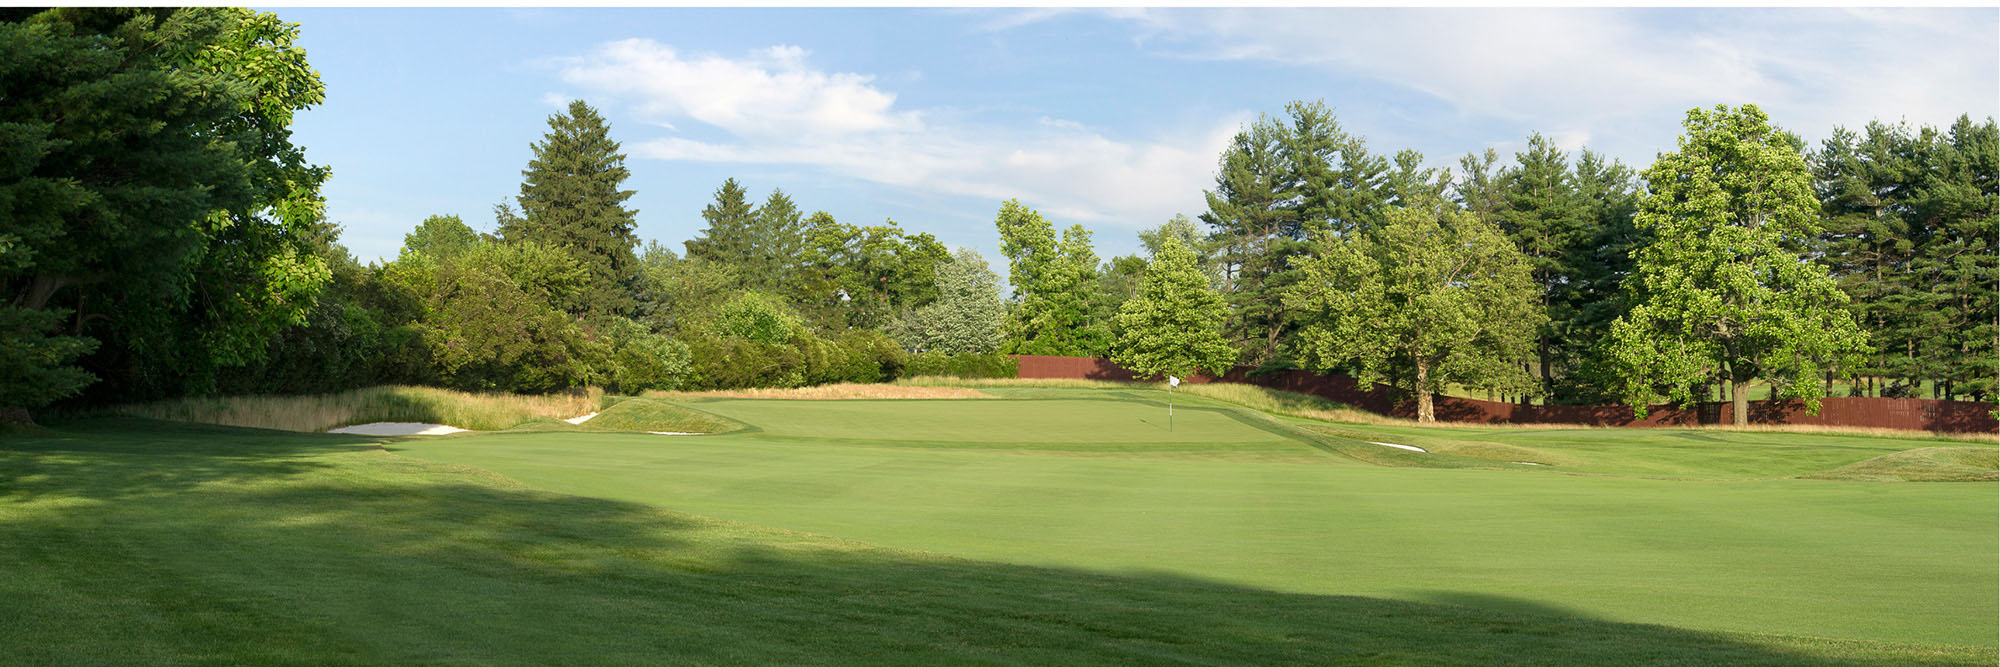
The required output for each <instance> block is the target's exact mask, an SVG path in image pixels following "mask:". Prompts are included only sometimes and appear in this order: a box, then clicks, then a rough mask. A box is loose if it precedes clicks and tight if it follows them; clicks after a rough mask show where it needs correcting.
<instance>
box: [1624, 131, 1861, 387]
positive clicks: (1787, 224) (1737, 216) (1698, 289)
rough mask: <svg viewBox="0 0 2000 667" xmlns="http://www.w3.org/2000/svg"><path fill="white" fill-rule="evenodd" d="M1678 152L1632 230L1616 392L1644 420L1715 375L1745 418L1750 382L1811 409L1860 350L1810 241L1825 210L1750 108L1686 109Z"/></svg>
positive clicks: (1663, 166) (1660, 166) (1790, 146)
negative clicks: (1637, 243)
mask: <svg viewBox="0 0 2000 667" xmlns="http://www.w3.org/2000/svg"><path fill="white" fill-rule="evenodd" d="M1685 125H1686V128H1687V133H1686V134H1684V135H1682V136H1681V139H1680V150H1678V151H1675V152H1672V153H1665V154H1662V155H1661V156H1660V159H1659V160H1658V161H1657V162H1655V163H1653V166H1652V167H1651V168H1649V169H1647V170H1646V181H1647V183H1648V184H1649V185H1650V189H1651V191H1650V192H1649V193H1647V195H1646V197H1645V198H1644V199H1643V200H1641V201H1640V204H1639V212H1638V215H1637V217H1636V218H1635V224H1636V225H1637V226H1638V227H1639V228H1640V229H1641V230H1643V231H1645V232H1647V233H1648V234H1650V235H1651V236H1652V239H1653V240H1652V242H1651V243H1649V244H1647V245H1646V246H1644V247H1642V248H1640V249H1639V250H1638V251H1637V252H1636V253H1635V254H1634V255H1633V257H1634V259H1635V260H1636V262H1637V264H1636V270H1637V274H1636V275H1635V276H1634V279H1633V280H1632V281H1630V282H1628V287H1629V290H1630V294H1631V299H1632V301H1633V303H1634V305H1633V306H1632V308H1631V310H1630V311H1629V312H1627V313H1626V314H1625V315H1624V316H1623V317H1621V318H1619V319H1618V320H1617V321H1616V322H1614V323H1613V324H1612V326H1611V338H1610V341H1609V345H1610V349H1611V350H1612V360H1613V363H1615V364H1616V368H1617V370H1618V372H1619V376H1620V378H1621V379H1622V380H1623V386H1622V392H1621V393H1622V395H1623V397H1624V399H1625V401H1626V403H1628V404H1630V405H1631V406H1632V407H1633V409H1634V410H1635V411H1637V412H1640V413H1642V414H1643V413H1644V411H1645V409H1646V405H1647V404H1648V403H1650V402H1651V401H1652V400H1653V399H1654V397H1656V396H1658V395H1660V394H1662V393H1664V394H1665V395H1666V396H1667V397H1668V398H1670V399H1672V400H1675V401H1679V402H1684V403H1686V402H1693V401H1694V400H1696V394H1695V393H1694V392H1695V388H1696V387H1698V386H1700V385H1702V384H1704V383H1707V382H1710V381H1714V380H1717V379H1720V380H1726V381H1728V382H1729V383H1730V385H1731V388H1732V394H1733V395H1732V400H1733V401H1734V403H1735V410H1734V413H1733V414H1734V419H1735V422H1736V423H1737V424H1745V423H1748V422H1747V420H1748V400H1749V393H1748V384H1749V382H1750V381H1751V380H1755V379H1764V380H1766V381H1769V382H1771V383H1772V384H1773V385H1774V386H1776V387H1778V389H1779V392H1780V394H1781V395H1784V396H1788V397H1793V398H1802V399H1805V400H1806V401H1807V405H1808V408H1809V409H1810V410H1812V411H1817V410H1818V407H1819V403H1818V399H1819V398H1820V397H1821V396H1823V395H1824V392H1825V390H1824V387H1823V383H1822V375H1824V374H1825V373H1827V372H1834V373H1849V372H1852V369H1853V368H1854V367H1855V365H1857V364H1858V363H1859V361H1860V360H1859V358H1858V355H1860V354H1861V353H1862V352H1864V351H1865V350H1867V349H1868V348H1867V344H1866V336H1865V335H1864V334H1863V333H1862V332H1861V330H1860V329H1859V327H1857V326H1856V325H1855V322H1854V318H1853V316H1852V314H1850V313H1849V312H1848V311H1847V303H1848V296H1847V295H1846V294H1845V293H1843V292H1841V291H1840V289H1839V287H1838V285H1837V284H1836V283H1835V282H1834V280H1833V279H1832V278H1831V277H1829V276H1828V275H1827V270H1826V267H1825V266H1823V265H1821V264H1820V263H1819V262H1818V261H1817V260H1815V259H1814V258H1813V257H1812V256H1811V255H1810V250H1809V248H1807V247H1804V245H1803V244H1804V243H1805V242H1806V241H1807V240H1808V239H1811V238H1813V237H1814V236H1815V235H1816V234H1817V233H1818V232H1819V226H1820V222H1819V215H1818V209H1819V202H1818V201H1817V200H1816V199H1815V198H1814V197H1813V192H1812V179H1811V176H1810V174H1809V172H1808V170H1807V168H1806V164H1805V160H1804V158H1803V157H1802V156H1801V155H1800V152H1799V150H1798V146H1797V144H1796V143H1795V142H1796V140H1795V139H1794V138H1792V137H1790V136H1789V135H1786V134H1784V133H1782V132H1781V131H1779V130H1778V129H1777V128H1775V127H1772V126H1771V124H1770V122H1769V119H1768V117H1766V116H1765V115H1764V112H1763V111H1762V110H1760V109H1758V108H1757V107H1756V106H1754V105H1744V106H1742V107H1737V108H1735V109H1731V108H1728V107H1724V106H1718V107H1716V108H1715V109H1713V110H1703V109H1695V110H1692V111H1689V112H1688V115H1687V121H1686V124H1685Z"/></svg>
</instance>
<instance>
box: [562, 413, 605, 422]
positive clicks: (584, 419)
mask: <svg viewBox="0 0 2000 667" xmlns="http://www.w3.org/2000/svg"><path fill="white" fill-rule="evenodd" d="M595 416H597V413H595V412H592V413H590V414H587V415H584V416H582V417H570V418H569V419H565V420H563V421H566V422H569V423H571V424H581V423H584V422H587V421H590V418H591V417H595Z"/></svg>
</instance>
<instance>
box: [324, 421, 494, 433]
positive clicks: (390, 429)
mask: <svg viewBox="0 0 2000 667" xmlns="http://www.w3.org/2000/svg"><path fill="white" fill-rule="evenodd" d="M327 432H328V433H346V434H349V435H446V434H451V433H463V432H465V429H462V428H458V427H456V426H445V425H444V424H425V423H421V422H375V423H372V424H355V425H353V426H342V427H340V428H336V429H331V430H328V431H327Z"/></svg>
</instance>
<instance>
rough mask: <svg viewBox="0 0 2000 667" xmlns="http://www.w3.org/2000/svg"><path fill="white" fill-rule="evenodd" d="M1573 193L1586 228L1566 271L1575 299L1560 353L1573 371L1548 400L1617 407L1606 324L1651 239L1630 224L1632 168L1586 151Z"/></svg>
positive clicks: (1635, 199) (1619, 309)
mask: <svg viewBox="0 0 2000 667" xmlns="http://www.w3.org/2000/svg"><path fill="white" fill-rule="evenodd" d="M1575 183H1576V193H1577V199H1578V201H1579V202H1581V204H1582V207H1583V219H1584V223H1585V226H1586V229H1587V231H1586V233H1585V234H1584V236H1585V238H1586V239H1587V240H1585V241H1584V245H1583V250H1582V251H1581V252H1579V253H1578V254H1577V255H1576V256H1575V259H1576V260H1577V261H1576V262H1575V263H1573V264H1572V265H1571V266H1572V268H1573V270H1574V275H1573V276H1572V277H1573V279H1574V280H1575V281H1576V282H1575V284H1574V285H1573V286H1572V287H1571V293H1572V294H1573V295H1574V298H1575V305H1574V310H1572V311H1571V312H1570V319H1569V322H1567V323H1565V324H1563V325H1562V331H1563V332H1564V336H1563V339H1562V347H1563V349H1564V350H1565V351H1566V354H1567V355H1568V356H1569V358H1571V359H1573V360H1574V363H1575V367H1574V368H1572V369H1571V372H1569V373H1567V374H1564V375H1562V376H1560V377H1558V378H1557V384H1556V387H1555V394H1554V395H1553V396H1552V398H1553V399H1554V400H1556V401H1558V402H1564V403H1583V404H1599V403H1604V402H1608V401H1616V400H1617V398H1618V395H1617V387H1618V384H1619V383H1618V379H1617V378H1616V376H1615V374H1613V373H1610V372H1608V371H1607V369H1609V368H1611V364H1610V363H1608V362H1607V361H1606V360H1605V356H1604V353H1605V348H1604V346H1603V345H1602V342H1603V341H1604V340H1605V339H1606V338H1607V337H1608V336H1609V335H1610V332H1611V322H1612V321H1614V320H1617V319H1618V318H1619V317H1620V316H1623V315H1624V314H1625V311H1626V309H1627V308H1628V307H1629V306H1630V304H1629V303H1628V302H1627V301H1626V299H1625V292H1624V284H1625V280H1626V278H1627V277H1629V276H1631V275H1632V272H1633V262H1632V253H1633V251H1634V250H1636V249H1637V248H1639V247H1641V246H1644V245H1646V244H1647V243H1648V242H1649V240H1650V239H1651V235H1650V233H1645V232H1642V231H1641V230H1640V229H1639V228H1638V227H1637V226H1635V225H1634V224H1633V223H1632V217H1633V215H1634V214H1636V213H1637V212H1638V210H1639V195H1640V184H1639V182H1638V176H1637V174H1636V173H1635V172H1633V171H1632V168H1631V167H1628V166H1625V165H1624V164H1623V163H1620V162H1619V161H1617V160H1615V159H1614V160H1610V161H1608V162H1607V161H1606V160H1605V158H1604V156H1602V155H1599V154H1597V153H1593V152H1591V151H1590V150H1589V149H1585V150H1582V151H1580V152H1579V153H1578V154H1577V158H1576V180H1575Z"/></svg>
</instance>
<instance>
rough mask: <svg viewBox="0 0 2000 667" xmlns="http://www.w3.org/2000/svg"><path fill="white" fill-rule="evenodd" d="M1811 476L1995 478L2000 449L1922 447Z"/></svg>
mask: <svg viewBox="0 0 2000 667" xmlns="http://www.w3.org/2000/svg"><path fill="white" fill-rule="evenodd" d="M1807 477H1810V478H1813V479H1852V480H1867V481H1901V482H1991V481H1994V480H2000V450H1996V449H1994V448H1993V447H1919V448H1917V449H1909V450H1904V451H1900V452H1896V453H1894V454H1888V455H1884V456H1877V457H1875V458H1872V459H1868V460H1866V461H1862V462H1859V463H1855V464H1852V465H1846V466H1842V467H1839V468H1835V469H1833V470H1829V471H1826V472H1823V473H1818V474H1813V475H1807Z"/></svg>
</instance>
